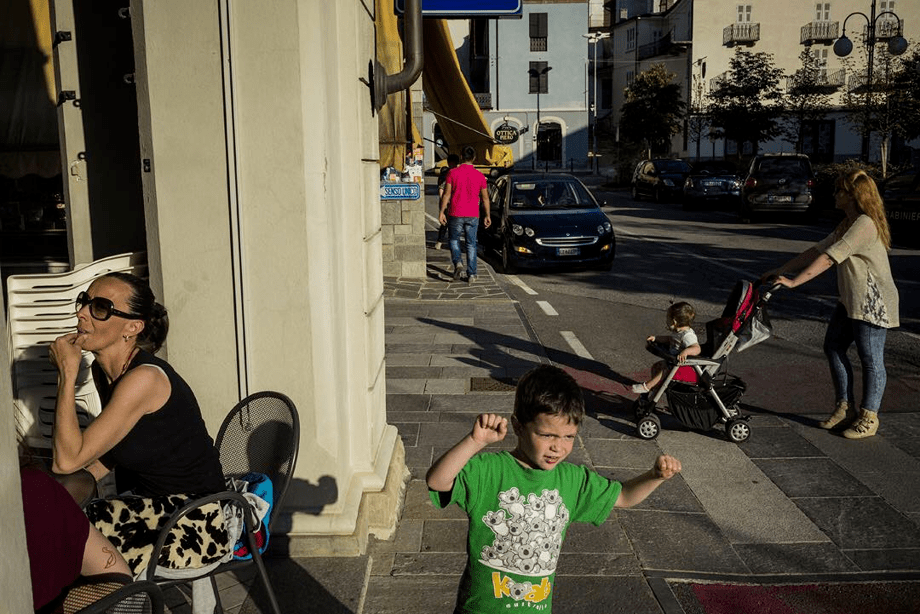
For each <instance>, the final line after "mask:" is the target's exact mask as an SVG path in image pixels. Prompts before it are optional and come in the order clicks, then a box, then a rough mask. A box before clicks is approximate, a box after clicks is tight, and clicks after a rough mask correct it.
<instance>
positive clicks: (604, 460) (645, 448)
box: [585, 439, 661, 469]
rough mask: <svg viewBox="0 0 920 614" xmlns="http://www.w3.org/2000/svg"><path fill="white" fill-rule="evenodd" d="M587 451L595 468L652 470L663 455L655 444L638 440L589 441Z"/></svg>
mask: <svg viewBox="0 0 920 614" xmlns="http://www.w3.org/2000/svg"><path fill="white" fill-rule="evenodd" d="M585 449H586V450H587V452H588V456H590V457H591V461H592V463H593V464H594V466H595V467H635V468H638V469H650V468H651V467H652V465H653V464H654V463H655V459H656V458H658V455H659V454H661V450H660V449H659V448H658V446H657V445H655V443H654V442H649V441H639V440H636V439H630V440H626V439H622V440H612V439H611V440H607V439H587V440H585Z"/></svg>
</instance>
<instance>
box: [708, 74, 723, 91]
mask: <svg viewBox="0 0 920 614" xmlns="http://www.w3.org/2000/svg"><path fill="white" fill-rule="evenodd" d="M726 82H728V71H725V72H723V73H722V74H721V75H717V76H715V77H713V78H712V79H710V80H709V91H710V92H714V91H716V90H717V89H719V88H720V87H722V84H723V83H726Z"/></svg>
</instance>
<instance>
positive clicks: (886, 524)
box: [793, 497, 920, 550]
mask: <svg viewBox="0 0 920 614" xmlns="http://www.w3.org/2000/svg"><path fill="white" fill-rule="evenodd" d="M793 501H795V504H796V505H798V506H799V507H800V508H801V509H802V511H803V512H805V514H806V515H807V516H808V517H809V518H810V519H811V521H812V522H814V523H815V524H816V525H817V526H818V527H819V528H820V529H821V530H822V531H824V533H825V534H826V535H827V536H828V537H829V538H830V539H831V540H832V541H833V542H834V543H835V544H837V545H838V546H839V547H840V548H841V549H843V550H860V549H871V548H920V527H917V525H916V524H914V523H913V522H912V521H911V520H909V519H908V518H906V517H905V516H904V515H903V514H901V513H899V512H898V511H897V510H895V509H894V508H892V507H891V506H890V505H888V504H887V503H886V502H885V501H884V500H883V499H882V498H881V497H855V498H854V497H814V498H809V497H800V498H798V499H793Z"/></svg>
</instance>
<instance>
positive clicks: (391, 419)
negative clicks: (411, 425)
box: [387, 411, 441, 424]
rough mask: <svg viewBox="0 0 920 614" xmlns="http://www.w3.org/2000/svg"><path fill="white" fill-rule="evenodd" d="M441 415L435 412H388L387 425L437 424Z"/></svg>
mask: <svg viewBox="0 0 920 614" xmlns="http://www.w3.org/2000/svg"><path fill="white" fill-rule="evenodd" d="M440 416H441V414H440V413H439V412H436V411H388V412H387V424H399V423H402V422H438V421H439V420H440V419H441V418H440Z"/></svg>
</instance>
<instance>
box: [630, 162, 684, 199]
mask: <svg viewBox="0 0 920 614" xmlns="http://www.w3.org/2000/svg"><path fill="white" fill-rule="evenodd" d="M690 171H691V168H690V165H689V164H687V163H686V162H684V161H683V160H676V159H665V158H656V159H653V160H643V161H642V162H640V163H639V164H638V165H636V170H635V171H633V176H632V197H633V199H634V200H639V199H640V198H641V197H643V196H648V197H649V198H652V199H654V200H655V202H657V203H660V202H663V201H665V200H675V199H679V198H680V197H682V196H683V190H684V181H685V180H686V179H687V176H688V175H689V174H690Z"/></svg>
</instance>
